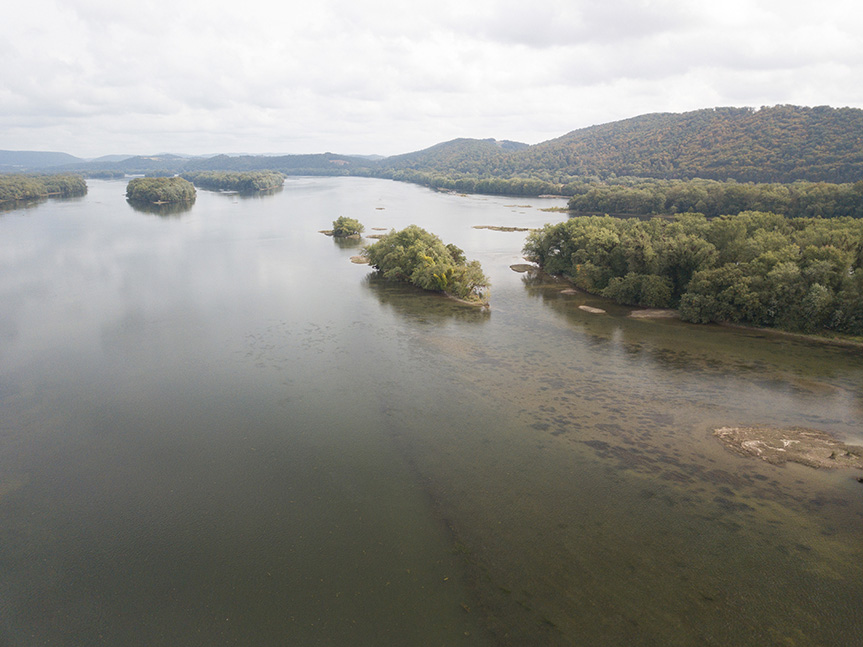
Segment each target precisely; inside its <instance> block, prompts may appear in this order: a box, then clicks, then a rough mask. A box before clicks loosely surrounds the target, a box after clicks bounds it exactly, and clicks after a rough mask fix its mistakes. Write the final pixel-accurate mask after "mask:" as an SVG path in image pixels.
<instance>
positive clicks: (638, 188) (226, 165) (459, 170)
mask: <svg viewBox="0 0 863 647" xmlns="http://www.w3.org/2000/svg"><path fill="white" fill-rule="evenodd" d="M0 152H2V151H0ZM6 153H8V155H7V157H6V158H2V159H5V160H6V162H7V163H8V164H23V163H24V162H25V161H26V159H28V158H26V157H22V156H23V155H26V152H20V153H15V152H12V151H6ZM40 159H43V158H40ZM52 159H53V158H52ZM58 159H59V158H58ZM73 159H74V158H73ZM60 168H62V170H74V171H76V172H88V173H94V172H101V173H104V172H109V171H114V172H118V171H122V172H125V173H127V174H153V173H161V174H165V175H172V174H190V173H201V172H212V171H229V172H232V173H247V172H263V171H272V172H278V173H283V174H286V175H354V176H370V177H381V178H389V179H393V180H401V181H406V182H414V183H418V184H422V185H425V186H429V187H432V188H438V189H446V190H452V191H458V192H465V193H473V192H475V193H489V194H511V195H543V194H553V195H565V196H567V197H571V196H575V197H577V198H578V200H577V201H575V202H574V203H573V207H574V208H575V209H578V210H580V211H589V212H591V211H592V212H601V213H604V212H608V213H630V214H645V215H646V214H665V213H673V212H675V211H676V212H684V211H690V210H696V211H701V212H702V213H705V214H708V215H718V214H721V213H736V212H737V211H735V210H740V209H749V208H756V209H765V208H767V209H774V210H780V211H781V212H782V213H785V214H788V215H792V214H793V215H816V213H817V215H822V216H825V217H832V216H836V215H855V216H857V217H859V215H860V213H859V209H860V207H859V196H860V194H861V190H860V185H858V184H856V183H858V182H860V181H863V110H860V109H857V108H830V107H827V106H822V107H816V108H805V107H798V106H774V107H764V108H761V109H758V110H756V109H752V108H715V109H714V108H709V109H705V110H696V111H693V112H686V113H680V114H674V113H658V114H649V115H642V116H640V117H634V118H632V119H625V120H622V121H616V122H612V123H607V124H601V125H598V126H591V127H589V128H582V129H579V130H574V131H572V132H570V133H568V134H566V135H564V136H562V137H559V138H557V139H552V140H549V141H546V142H542V143H539V144H536V145H533V146H528V145H527V144H519V143H517V142H511V141H496V140H494V139H455V140H452V141H449V142H444V143H440V144H437V145H435V146H432V147H430V148H427V149H425V150H421V151H416V152H413V153H406V154H404V155H395V156H392V157H387V158H383V159H380V158H375V157H362V156H351V155H337V154H334V153H322V154H315V155H282V156H264V155H240V156H228V155H217V156H214V157H206V158H205V157H199V158H188V157H181V156H177V155H155V156H137V157H130V158H126V159H123V160H121V161H104V160H103V161H94V162H83V161H79V163H75V164H71V163H70V164H67V165H66V166H64V167H58V170H60ZM697 178H700V179H701V181H699V182H695V183H693V184H687V182H689V181H694V180H696V179H697ZM707 180H712V181H713V183H709V182H706V181H707ZM729 181H733V182H735V183H736V184H730V183H729ZM798 182H807V183H810V185H814V186H805V185H797V184H795V183H798ZM749 183H758V184H749ZM824 183H827V184H824ZM762 185H764V186H762ZM784 185H790V187H789V188H786V189H777V187H781V186H784ZM201 186H203V185H201ZM741 187H743V188H741ZM208 188H209V187H208ZM219 188H224V187H219ZM705 194H706V195H705ZM720 194H721V195H720ZM741 194H745V195H741ZM756 194H757V195H756ZM741 204H743V205H745V206H743V207H739V206H738V205H741ZM770 205H774V206H770Z"/></svg>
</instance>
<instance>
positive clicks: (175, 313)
mask: <svg viewBox="0 0 863 647" xmlns="http://www.w3.org/2000/svg"><path fill="white" fill-rule="evenodd" d="M89 186H90V191H89V194H88V195H87V196H86V197H84V198H80V199H74V200H67V201H52V202H46V203H43V204H39V205H36V206H32V207H30V208H26V209H18V210H12V211H7V212H4V213H2V214H0V645H2V646H3V647H6V646H10V647H12V646H15V647H17V646H31V645H70V646H71V645H75V646H78V645H148V646H152V645H166V646H168V645H170V646H174V645H201V646H204V645H207V646H209V645H249V646H259V645H260V646H270V645H273V646H276V645H418V646H424V645H765V644H778V645H795V646H797V645H848V646H851V645H858V644H863V613H861V600H863V486H861V485H860V484H859V483H857V482H856V481H855V480H854V478H853V476H854V475H852V474H850V473H847V472H845V473H830V472H823V471H815V470H811V469H809V468H804V467H802V466H795V465H789V466H787V467H775V466H771V465H768V464H766V463H762V462H760V461H757V460H750V459H746V458H742V457H739V456H736V455H733V454H731V453H728V452H727V451H726V450H725V449H723V448H722V446H721V445H719V444H718V442H717V441H715V440H714V438H713V437H712V435H711V432H712V429H714V428H715V427H717V426H722V425H728V424H750V423H763V424H775V425H802V426H808V427H815V428H819V429H824V430H826V431H829V432H832V433H834V434H836V435H837V436H839V437H840V438H842V439H843V440H846V441H848V442H856V443H863V425H861V421H863V354H861V353H860V352H859V351H852V350H847V349H839V348H832V347H826V346H818V345H811V344H807V343H803V342H800V341H797V340H793V339H789V338H785V337H781V336H773V335H765V334H762V333H755V332H746V331H736V330H730V329H722V328H715V327H697V326H690V325H687V324H683V323H680V322H674V321H655V320H654V321H645V320H633V319H628V318H627V317H626V316H625V315H626V314H627V313H628V310H627V309H625V308H620V307H617V306H614V305H609V304H607V303H600V301H599V300H597V299H594V298H591V297H586V296H584V295H565V294H562V293H561V290H563V289H564V288H565V287H567V286H566V285H565V284H563V283H561V282H559V281H556V280H554V279H551V278H549V277H547V276H543V275H540V274H528V273H524V274H519V273H516V272H513V271H512V270H511V269H509V266H510V265H511V264H513V263H518V262H520V260H521V258H520V254H519V251H520V249H521V246H522V244H523V240H524V234H523V233H504V232H495V231H489V230H477V229H473V226H474V225H516V226H539V225H541V224H543V223H545V222H550V221H558V220H560V219H561V217H562V216H561V214H556V213H548V212H543V211H541V210H540V209H541V208H545V207H549V206H559V205H561V204H562V203H563V201H561V200H552V199H544V200H540V199H525V198H491V197H489V198H487V197H481V196H456V195H446V194H438V193H433V192H431V191H428V190H426V189H423V188H420V187H416V186H412V185H407V184H398V183H393V182H387V181H380V180H370V179H360V178H290V179H289V180H288V181H287V183H286V185H285V188H284V189H283V190H282V191H280V192H278V193H276V194H273V195H267V196H261V197H257V198H244V197H240V196H236V195H223V194H216V193H212V192H207V191H199V192H198V199H197V202H196V203H195V205H194V206H193V207H192V208H191V209H188V210H185V211H179V212H175V213H170V214H161V215H160V214H154V213H146V212H141V211H136V210H134V209H133V208H131V207H130V206H129V205H127V204H126V202H125V200H124V197H123V195H124V191H125V182H120V181H97V180H91V181H89ZM340 215H346V216H350V217H354V218H358V219H359V220H360V221H361V222H363V223H364V224H365V226H366V233H374V230H373V228H378V227H380V228H382V229H383V230H384V231H385V230H388V229H390V228H401V227H404V226H406V225H408V224H411V223H416V224H419V225H420V226H423V227H425V228H427V229H429V230H430V231H433V232H435V233H437V234H439V235H440V236H441V237H442V238H443V239H444V241H445V242H454V243H456V244H458V245H459V246H461V247H462V248H464V249H465V251H466V253H467V256H468V258H477V259H479V260H480V261H481V263H482V265H483V268H484V269H485V270H486V273H487V274H489V275H490V277H491V279H492V283H493V288H492V308H491V310H490V311H478V310H476V309H474V308H470V307H465V306H461V305H459V304H456V303H454V302H451V301H448V300H446V299H443V298H439V297H437V296H436V295H429V294H421V293H418V292H416V291H414V290H412V289H410V288H408V287H405V286H400V285H394V284H390V283H387V282H384V281H381V280H379V279H378V278H377V277H375V276H374V275H373V274H372V273H371V271H370V269H369V268H368V267H367V266H360V265H354V264H352V263H350V262H349V258H350V256H352V255H353V254H356V253H357V251H358V248H357V247H354V246H351V245H350V244H348V245H344V244H339V243H338V242H337V241H334V240H333V239H331V238H328V237H326V236H323V235H321V234H319V233H318V230H320V229H325V228H328V227H330V226H331V223H332V221H333V220H334V219H335V218H336V217H337V216H340ZM583 304H589V305H601V306H602V307H604V308H606V309H607V310H608V314H606V315H595V314H589V313H587V312H584V311H582V310H580V309H579V308H578V306H579V305H583Z"/></svg>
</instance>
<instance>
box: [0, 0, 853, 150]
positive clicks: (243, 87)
mask: <svg viewBox="0 0 863 647" xmlns="http://www.w3.org/2000/svg"><path fill="white" fill-rule="evenodd" d="M7 14H8V16H9V17H10V19H8V20H6V21H4V23H3V24H2V25H0V65H2V69H3V70H4V74H3V76H2V78H0V133H2V139H0V148H17V149H42V150H67V151H68V152H71V153H73V154H78V155H90V156H96V155H100V154H104V153H109V152H154V151H156V150H181V151H183V152H193V153H194V152H200V153H204V152H219V151H248V152H295V153H301V152H320V151H323V150H334V151H342V152H357V153H371V152H379V153H382V154H393V153H399V152H406V151H409V150H415V149H416V148H420V147H422V146H426V145H430V144H433V143H436V142H438V141H442V140H444V139H448V138H452V137H457V136H476V137H498V138H506V139H518V140H522V141H528V142H535V141H540V140H543V139H549V138H552V137H555V136H558V135H560V134H563V133H565V132H567V131H569V130H572V129H574V128H578V127H583V126H587V125H591V124H593V123H600V122H605V121H611V120H614V119H619V118H625V117H631V116H635V115H637V114H642V113H645V112H655V111H683V110H690V109H695V108H700V107H709V106H713V105H771V104H776V103H804V104H807V105H817V104H833V105H853V106H858V107H859V106H863V89H860V88H859V83H858V82H857V80H858V79H859V78H861V73H863V51H861V48H860V47H859V45H858V40H859V39H858V36H857V35H858V34H859V33H860V31H861V30H863V9H860V8H858V7H857V5H856V3H855V2H850V1H847V0H823V1H822V3H820V4H819V5H818V8H817V10H813V8H812V5H811V3H803V2H800V1H799V0H789V1H787V2H777V1H774V0H727V1H726V2H724V3H720V4H716V3H692V2H689V1H687V0H607V1H606V2H597V1H593V0H576V1H573V0H569V1H567V0H534V1H533V2H531V3H524V2H516V1H515V0H473V1H472V2H464V0H459V1H456V0H439V1H438V2H437V3H434V4H432V3H423V4H411V3H404V2H394V1H391V0H354V1H352V2H349V1H348V0H319V1H318V2H316V3H307V2H302V3H301V2H297V1H295V0H289V1H287V2H282V3H271V2H269V1H267V2H264V0H247V1H246V2H244V3H236V2H227V1H225V0H210V1H208V2H204V1H203V0H188V1H184V2H179V3H178V2H168V1H167V0H152V1H151V2H149V3H146V4H128V3H118V2H113V1H107V0H64V2H62V3H61V2H59V1H58V0H32V1H28V2H27V3H17V4H16V5H15V6H14V7H12V8H11V9H10V10H8V11H7Z"/></svg>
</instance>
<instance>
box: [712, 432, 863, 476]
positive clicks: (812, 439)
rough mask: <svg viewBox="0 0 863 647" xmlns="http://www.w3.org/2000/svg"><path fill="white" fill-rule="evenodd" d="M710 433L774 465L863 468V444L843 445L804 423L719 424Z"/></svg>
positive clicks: (738, 452) (727, 444) (729, 446)
mask: <svg viewBox="0 0 863 647" xmlns="http://www.w3.org/2000/svg"><path fill="white" fill-rule="evenodd" d="M713 435H714V436H716V437H717V438H719V440H721V441H722V443H723V444H724V445H725V447H726V448H727V449H729V450H731V451H733V452H735V453H737V454H742V455H744V456H757V457H758V458H760V459H761V460H763V461H767V462H768V463H772V464H774V465H784V464H785V463H787V462H789V461H790V462H793V463H800V464H801V465H808V466H809V467H815V468H819V467H823V468H828V469H835V468H851V469H860V470H863V447H859V446H857V445H846V444H844V443H841V442H839V441H838V440H836V439H835V438H833V437H832V436H830V435H829V434H826V433H824V432H823V431H818V430H817V429H806V428H803V427H786V428H779V427H766V426H765V427H721V428H720V429H715V430H714V431H713Z"/></svg>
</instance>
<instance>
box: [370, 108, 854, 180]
mask: <svg viewBox="0 0 863 647" xmlns="http://www.w3.org/2000/svg"><path fill="white" fill-rule="evenodd" d="M405 170H410V171H413V172H419V173H424V174H426V175H427V176H434V175H437V176H443V177H451V178H453V179H457V178H459V177H461V176H470V177H473V178H486V177H495V178H503V179H508V178H516V177H520V178H530V179H534V180H541V181H545V182H549V183H556V184H559V185H566V184H568V183H569V182H571V181H572V180H573V179H574V178H580V177H591V176H595V177H600V178H608V177H613V176H633V177H645V178H664V179H675V178H679V179H689V178H695V177H700V178H707V179H716V180H727V179H735V180H737V181H741V182H794V181H796V180H809V181H813V182H855V181H857V180H860V179H863V110H859V109H856V108H830V107H826V106H823V107H817V108H804V107H798V106H775V107H769V108H767V107H766V108H761V109H760V110H755V109H752V108H709V109H706V110H697V111H694V112H687V113H682V114H672V113H662V114H650V115H642V116H640V117H635V118H632V119H626V120H623V121H616V122H612V123H608V124H602V125H599V126H591V127H589V128H582V129H580V130H575V131H572V132H570V133H568V134H566V135H564V136H563V137H559V138H557V139H552V140H550V141H547V142H543V143H540V144H536V145H534V146H528V147H526V148H522V149H518V150H508V149H506V148H504V147H501V146H496V145H495V144H494V143H493V142H492V141H491V140H475V139H474V140H470V139H459V140H454V141H452V142H446V143H444V144H439V145H437V146H433V147H431V148H428V149H426V150H424V151H419V152H416V153H410V154H408V155H398V156H395V157H390V158H387V159H385V160H383V161H382V162H381V171H385V172H389V173H390V174H397V173H398V172H400V171H405Z"/></svg>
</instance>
